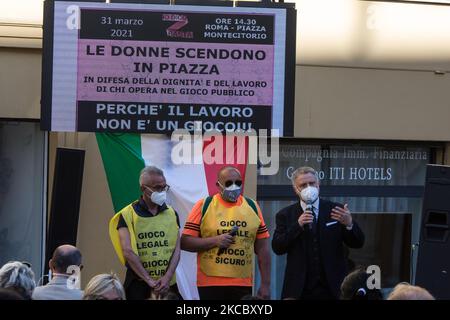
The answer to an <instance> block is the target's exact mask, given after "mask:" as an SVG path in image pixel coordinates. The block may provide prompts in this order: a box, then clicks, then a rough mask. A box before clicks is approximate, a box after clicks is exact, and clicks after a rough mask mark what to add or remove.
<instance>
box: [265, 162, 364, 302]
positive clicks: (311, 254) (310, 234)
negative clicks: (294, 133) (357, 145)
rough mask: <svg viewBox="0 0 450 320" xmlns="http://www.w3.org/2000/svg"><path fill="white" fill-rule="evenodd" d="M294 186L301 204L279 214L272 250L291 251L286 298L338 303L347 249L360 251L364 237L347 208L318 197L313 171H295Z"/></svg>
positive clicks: (276, 251) (298, 203)
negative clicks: (331, 300) (334, 300)
mask: <svg viewBox="0 0 450 320" xmlns="http://www.w3.org/2000/svg"><path fill="white" fill-rule="evenodd" d="M292 184H293V187H294V190H295V192H296V193H297V194H298V195H299V197H300V201H298V202H296V203H294V204H292V205H290V206H288V207H286V208H283V209H282V210H281V211H280V212H278V213H277V215H276V229H275V233H274V236H273V240H272V248H273V251H274V252H275V253H276V254H278V255H282V254H286V253H287V263H286V271H285V275H284V284H283V291H282V294H281V296H282V299H285V298H296V299H337V298H338V297H339V288H340V285H341V283H342V280H343V279H344V277H345V276H346V275H347V272H348V270H347V261H346V257H345V255H344V246H343V244H345V245H346V246H348V247H350V248H361V247H362V246H363V244H364V234H363V232H362V231H361V229H360V228H359V227H358V224H357V223H356V222H355V221H354V220H353V219H352V215H351V213H350V211H349V210H348V207H347V204H346V205H344V206H342V205H340V204H338V203H334V202H331V201H327V200H323V199H319V180H318V178H317V173H316V171H315V170H314V169H313V168H310V167H301V168H298V169H297V170H295V171H294V173H293V175H292Z"/></svg>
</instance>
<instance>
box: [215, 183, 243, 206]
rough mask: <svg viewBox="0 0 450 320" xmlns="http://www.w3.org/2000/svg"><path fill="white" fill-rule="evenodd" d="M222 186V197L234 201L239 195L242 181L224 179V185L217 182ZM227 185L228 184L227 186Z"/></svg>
mask: <svg viewBox="0 0 450 320" xmlns="http://www.w3.org/2000/svg"><path fill="white" fill-rule="evenodd" d="M217 183H218V184H219V185H220V186H221V187H222V189H223V190H222V198H223V199H224V200H226V201H228V202H236V201H237V199H238V198H239V196H240V195H241V191H242V189H241V186H242V181H241V180H236V181H231V180H229V181H226V182H225V186H223V185H222V184H221V183H220V182H217ZM227 185H229V186H228V187H227Z"/></svg>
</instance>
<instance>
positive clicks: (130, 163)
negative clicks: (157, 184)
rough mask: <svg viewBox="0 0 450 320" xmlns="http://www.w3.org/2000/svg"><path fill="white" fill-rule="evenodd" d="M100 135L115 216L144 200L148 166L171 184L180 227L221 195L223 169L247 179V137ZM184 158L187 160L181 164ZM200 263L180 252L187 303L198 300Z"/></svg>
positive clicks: (180, 276) (180, 283)
mask: <svg viewBox="0 0 450 320" xmlns="http://www.w3.org/2000/svg"><path fill="white" fill-rule="evenodd" d="M96 137H97V143H98V147H99V150H100V153H101V156H102V160H103V165H104V168H105V172H106V176H107V180H108V185H109V190H110V192H111V197H112V201H113V206H114V210H115V212H119V211H120V210H121V209H122V208H124V207H125V206H127V205H128V204H130V203H131V202H133V201H134V200H136V199H138V198H139V196H140V195H141V191H140V189H139V174H140V171H141V170H142V169H143V168H144V167H145V166H148V165H153V166H157V167H158V168H160V169H161V170H163V171H164V176H165V178H166V182H167V184H168V185H170V190H169V192H168V193H167V202H168V205H170V206H172V207H173V208H174V209H175V210H176V211H177V213H178V215H179V217H180V224H181V226H180V227H181V229H182V228H183V226H184V224H185V221H186V218H187V215H188V214H189V212H190V210H191V209H192V207H193V206H194V204H195V203H196V202H197V201H198V200H200V199H202V198H205V197H207V196H208V195H213V194H215V193H216V192H217V187H216V181H217V173H218V171H219V170H220V168H222V167H223V166H224V165H233V166H235V167H237V168H238V169H239V170H240V172H241V174H242V178H243V181H245V170H246V166H247V158H248V156H247V153H248V140H247V139H246V138H244V137H234V138H232V139H230V138H224V137H222V136H218V137H211V136H209V137H205V138H202V137H201V136H200V138H198V137H197V138H194V136H192V139H178V140H177V141H172V140H171V139H170V138H169V137H167V136H166V135H159V134H129V133H125V134H123V133H120V134H114V133H97V134H96ZM189 150H190V152H189ZM195 150H200V152H195ZM182 156H184V157H185V158H183V159H185V160H188V161H181V163H180V160H179V159H180V157H182ZM174 159H175V160H174ZM113 214H114V213H111V217H112V215H113ZM196 261H197V260H196V254H195V253H191V252H186V251H181V259H180V263H179V265H178V268H177V271H176V272H177V284H178V287H179V290H180V293H181V294H182V296H183V298H184V299H186V300H193V299H198V292H197V286H196V280H197V279H196V277H197V262H196Z"/></svg>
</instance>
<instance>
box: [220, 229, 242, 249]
mask: <svg viewBox="0 0 450 320" xmlns="http://www.w3.org/2000/svg"><path fill="white" fill-rule="evenodd" d="M238 230H239V227H238V226H234V227H233V228H232V229H231V230H230V232H228V234H229V235H230V236H232V237H234V236H235V235H236V234H237V232H238ZM225 250H227V248H220V249H219V251H217V256H220V255H221V254H222V253H224V252H225Z"/></svg>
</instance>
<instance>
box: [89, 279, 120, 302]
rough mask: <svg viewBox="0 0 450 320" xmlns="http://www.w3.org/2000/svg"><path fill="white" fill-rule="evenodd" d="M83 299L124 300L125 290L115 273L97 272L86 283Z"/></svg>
mask: <svg viewBox="0 0 450 320" xmlns="http://www.w3.org/2000/svg"><path fill="white" fill-rule="evenodd" d="M83 300H125V290H124V289H123V286H122V283H120V280H119V278H118V277H117V276H116V275H114V274H99V275H96V276H95V277H93V278H92V279H91V280H90V281H89V283H88V284H87V286H86V288H85V289H84V296H83Z"/></svg>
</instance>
